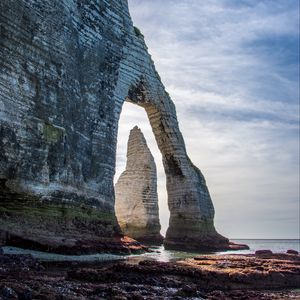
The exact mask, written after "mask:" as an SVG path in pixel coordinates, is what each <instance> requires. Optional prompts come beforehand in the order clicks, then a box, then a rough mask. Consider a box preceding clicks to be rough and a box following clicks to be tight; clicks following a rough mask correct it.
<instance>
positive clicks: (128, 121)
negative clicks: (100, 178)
mask: <svg viewBox="0 0 300 300" xmlns="http://www.w3.org/2000/svg"><path fill="white" fill-rule="evenodd" d="M135 126H138V127H139V128H140V129H141V132H142V134H143V135H144V137H145V139H146V143H147V146H148V148H149V149H150V152H151V154H152V156H153V158H154V162H155V166H156V173H157V195H158V207H159V209H158V211H159V217H158V219H159V222H160V225H161V229H160V233H161V235H162V236H165V234H166V231H167V228H168V225H169V216H170V212H169V208H168V195H167V190H166V175H165V170H164V166H163V163H162V155H161V152H160V150H159V148H158V146H157V142H156V140H155V137H154V135H153V131H152V127H151V124H150V123H149V119H148V116H147V113H146V110H145V109H144V108H143V107H141V106H140V105H136V104H135V103H132V102H131V101H128V100H127V101H125V102H124V104H123V107H122V111H121V115H120V119H119V127H118V138H117V152H116V174H115V177H114V184H115V189H116V184H117V183H118V181H119V179H120V176H121V175H122V176H124V175H123V173H124V172H125V170H127V168H126V167H127V166H126V165H127V163H128V161H127V159H128V158H127V157H126V156H127V154H128V153H127V150H128V149H127V146H128V145H127V143H128V138H129V135H130V131H131V130H132V129H133V128H134V127H135ZM137 159H139V158H138V157H137ZM127 172H128V171H127ZM137 172H139V171H137ZM146 172H147V170H146ZM129 176H130V175H129ZM136 176H137V177H139V176H145V175H139V174H136ZM130 180H131V179H127V180H126V181H127V182H126V183H125V184H128V182H130ZM133 180H134V179H133ZM146 180H147V179H146ZM123 181H124V180H123ZM145 184H146V181H145ZM123 185H124V183H123ZM133 186H134V184H133V185H132V186H130V187H128V188H132V187H133ZM140 188H142V187H141V186H138V187H137V188H136V189H137V192H138V190H139V189H140ZM146 192H147V191H146ZM117 193H118V191H117V189H116V194H117ZM128 195H130V196H132V190H130V191H129V192H128ZM139 197H142V195H141V194H139ZM118 198H120V199H118ZM148 200H149V199H148ZM117 201H128V199H127V200H126V195H124V194H123V195H122V197H118V196H117V195H116V204H115V208H116V212H117V217H118V210H117V205H120V204H118V203H117ZM129 201H130V200H129ZM127 208H128V207H127ZM137 211H139V210H138V209H137V208H136V210H135V213H136V212H137ZM128 213H129V212H128ZM140 213H141V214H142V210H141V209H140ZM122 217H123V218H125V217H126V216H125V215H123V216H122ZM140 221H141V222H142V220H140ZM124 222H125V220H123V224H122V225H121V224H120V225H121V227H122V226H124ZM130 222H132V219H131V221H130ZM119 223H120V220H119ZM141 225H142V224H141ZM149 242H150V243H151V240H149ZM153 242H154V241H153Z"/></svg>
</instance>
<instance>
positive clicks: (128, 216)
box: [115, 127, 163, 244]
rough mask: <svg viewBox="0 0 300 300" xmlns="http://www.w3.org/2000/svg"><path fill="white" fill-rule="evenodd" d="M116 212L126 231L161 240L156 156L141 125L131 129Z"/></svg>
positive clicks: (147, 239) (146, 239)
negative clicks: (154, 156)
mask: <svg viewBox="0 0 300 300" xmlns="http://www.w3.org/2000/svg"><path fill="white" fill-rule="evenodd" d="M115 194H116V206H115V207H116V216H117V219H118V222H119V224H120V226H121V229H122V231H123V233H124V234H126V235H128V236H130V237H132V238H134V239H136V240H138V241H142V242H148V243H152V244H153V243H154V244H156V243H158V244H161V243H162V241H163V237H162V236H161V235H160V229H161V226H160V223H159V212H158V196H157V173H156V165H155V161H154V158H153V156H152V154H151V152H150V150H149V148H148V146H147V143H146V140H145V137H144V135H143V133H142V132H141V130H140V129H139V128H138V127H134V128H133V129H132V130H131V131H130V135H129V139H128V148H127V164H126V170H125V171H124V172H123V173H122V174H121V176H120V178H119V179H118V182H117V184H116V185H115Z"/></svg>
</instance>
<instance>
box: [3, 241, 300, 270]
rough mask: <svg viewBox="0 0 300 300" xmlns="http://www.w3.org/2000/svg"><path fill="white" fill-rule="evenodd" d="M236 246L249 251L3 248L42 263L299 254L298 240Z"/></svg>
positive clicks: (136, 261)
mask: <svg viewBox="0 0 300 300" xmlns="http://www.w3.org/2000/svg"><path fill="white" fill-rule="evenodd" d="M231 241H232V242H235V243H238V244H247V245H248V246H249V248H250V249H249V250H241V251H226V252H184V251H173V250H165V249H164V247H163V246H159V247H155V246H153V247H150V249H151V250H152V251H153V252H150V253H145V254H140V255H129V256H120V255H111V254H103V253H99V254H93V255H79V256H78V255H77V256H74V255H60V254H55V253H45V252H40V251H33V250H28V249H21V248H16V247H10V246H6V247H3V250H4V253H7V254H31V255H32V256H33V257H36V258H37V259H40V260H43V261H81V262H92V261H95V262H106V261H115V260H125V261H127V262H128V263H132V264H136V263H139V262H140V261H143V260H155V261H160V262H170V261H177V260H182V259H185V258H191V257H195V256H197V255H203V254H216V255H219V254H251V253H255V251H256V250H271V251H273V253H285V252H286V251H287V250H289V249H293V250H296V251H298V252H300V240H299V239H293V240H291V239H290V240H270V239H264V240H262V239H247V240H245V239H238V240H234V239H233V240H231Z"/></svg>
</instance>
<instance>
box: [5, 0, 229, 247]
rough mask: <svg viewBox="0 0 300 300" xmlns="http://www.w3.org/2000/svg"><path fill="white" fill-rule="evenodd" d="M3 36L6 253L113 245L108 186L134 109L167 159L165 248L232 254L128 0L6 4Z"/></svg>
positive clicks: (14, 1)
mask: <svg viewBox="0 0 300 300" xmlns="http://www.w3.org/2000/svg"><path fill="white" fill-rule="evenodd" d="M0 37H1V38H0V57H1V60H0V148H1V151H0V232H2V233H1V235H0V236H2V237H3V236H4V237H5V238H4V239H5V241H6V242H9V240H10V238H9V237H11V236H13V237H14V239H15V238H16V237H19V238H20V237H22V239H23V240H24V239H25V240H27V241H29V242H30V241H32V240H34V241H35V240H38V241H39V243H40V242H41V241H44V243H46V246H47V245H49V244H50V246H51V243H55V245H57V247H59V245H60V244H61V243H64V241H69V244H76V243H81V242H82V240H83V239H87V240H91V239H92V240H93V241H95V240H96V239H97V238H102V237H105V238H107V239H109V238H113V237H115V236H117V235H119V234H120V229H119V226H118V225H117V222H116V217H115V212H114V186H113V176H114V172H115V153H116V143H117V133H118V120H119V117H120V113H121V109H122V105H123V103H124V101H129V102H131V103H133V104H136V105H139V106H140V107H141V108H144V109H145V110H146V112H147V115H148V118H149V121H150V124H151V126H152V129H153V132H154V135H155V138H156V141H157V144H158V147H159V149H160V151H161V153H162V157H163V164H164V168H165V172H166V178H167V191H168V199H169V200H168V201H169V208H170V212H171V218H170V226H169V229H168V231H167V234H166V240H165V246H166V247H168V248H188V249H207V248H209V249H211V248H212V249H224V248H227V247H228V240H227V239H226V238H224V237H222V236H221V235H219V234H218V233H217V232H216V230H215V227H214V207H213V204H212V201H211V198H210V195H209V192H208V189H207V186H206V182H205V179H204V176H203V175H202V173H201V172H200V170H199V169H198V168H197V167H195V166H194V165H193V163H192V162H191V160H190V159H189V157H188V155H187V153H186V148H185V144H184V140H183V137H182V135H181V132H180V130H179V126H178V121H177V117H176V110H175V106H174V103H173V102H172V100H171V99H170V97H169V95H168V93H167V92H166V91H165V88H164V86H163V84H162V82H161V80H160V77H159V75H158V73H157V72H156V70H155V67H154V63H153V61H152V59H151V56H150V55H149V53H148V50H147V47H146V44H145V41H144V38H143V35H142V34H141V33H140V31H139V30H138V29H137V28H134V26H133V24H132V21H131V18H130V15H129V10H128V3H127V1H126V0H106V1H100V0H82V1H75V0H44V1H40V0H1V2H0ZM15 240H18V239H15ZM29 244H30V243H29Z"/></svg>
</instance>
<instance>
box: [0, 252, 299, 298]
mask: <svg viewBox="0 0 300 300" xmlns="http://www.w3.org/2000/svg"><path fill="white" fill-rule="evenodd" d="M299 283H300V256H299V255H298V254H272V253H267V252H262V253H257V254H256V255H255V254H248V255H239V254H235V255H202V256H197V257H195V258H191V259H186V260H183V261H178V262H168V263H162V262H157V261H150V260H144V261H141V262H139V263H137V264H136V263H131V262H130V261H121V262H107V263H104V264H103V263H102V264H99V263H95V262H93V263H86V262H85V263H80V262H72V263H70V262H68V263H67V262H65V263H64V262H60V263H58V262H56V263H55V262H39V261H37V260H35V259H33V258H32V257H31V256H30V255H8V254H3V253H2V254H0V299H23V300H30V299H47V300H48V299H49V300H50V299H51V300H52V299H70V300H71V299H72V300H73V299H95V300H96V299H97V300H98V299H99V300H100V299H119V300H121V299H124V300H125V299H132V300H134V299H135V300H140V299H141V300H142V299H178V300H179V299H216V300H217V299H300V291H299V290H298V291H297V290H296V289H297V288H299Z"/></svg>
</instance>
